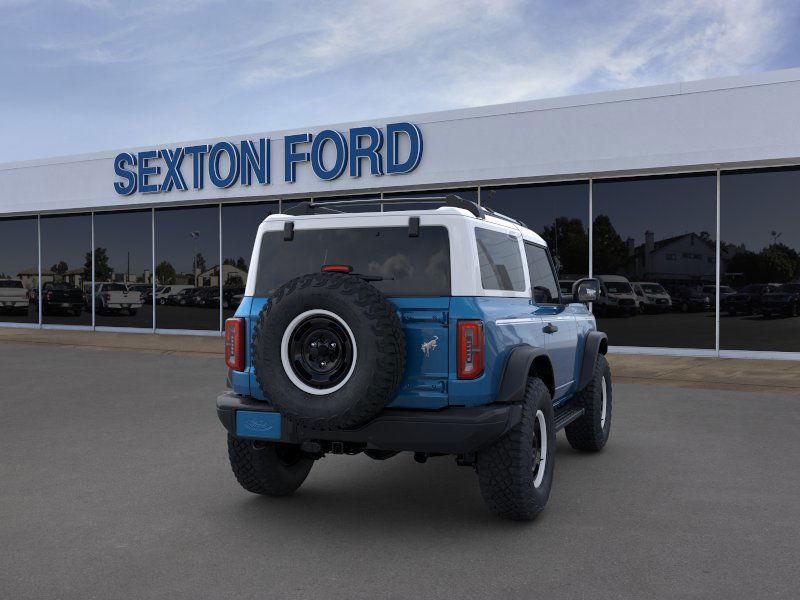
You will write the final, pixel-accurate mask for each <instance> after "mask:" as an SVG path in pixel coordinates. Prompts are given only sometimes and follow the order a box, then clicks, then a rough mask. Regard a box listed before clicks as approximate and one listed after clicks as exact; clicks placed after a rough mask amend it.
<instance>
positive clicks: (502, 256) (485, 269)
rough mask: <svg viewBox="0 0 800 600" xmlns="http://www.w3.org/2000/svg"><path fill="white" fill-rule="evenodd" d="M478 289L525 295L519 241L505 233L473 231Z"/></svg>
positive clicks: (479, 228)
mask: <svg viewBox="0 0 800 600" xmlns="http://www.w3.org/2000/svg"><path fill="white" fill-rule="evenodd" d="M475 242H476V243H477V245H478V263H479V264H480V269H481V285H482V286H483V289H485V290H500V291H508V292H524V291H525V272H524V269H523V267H522V255H521V253H520V249H519V240H518V239H517V238H516V237H515V236H513V235H509V234H507V233H503V232H501V231H495V230H493V229H485V228H483V227H476V228H475Z"/></svg>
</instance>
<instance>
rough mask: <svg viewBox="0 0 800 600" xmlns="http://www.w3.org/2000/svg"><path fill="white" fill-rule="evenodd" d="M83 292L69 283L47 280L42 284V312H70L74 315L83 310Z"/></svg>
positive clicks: (79, 313) (77, 315) (78, 314)
mask: <svg viewBox="0 0 800 600" xmlns="http://www.w3.org/2000/svg"><path fill="white" fill-rule="evenodd" d="M83 302H84V300H83V292H81V290H80V289H79V288H76V287H75V286H74V285H72V284H70V283H51V282H47V283H45V284H44V285H43V286H42V312H43V313H44V314H51V313H72V314H74V315H75V316H76V317H79V316H81V313H82V312H83Z"/></svg>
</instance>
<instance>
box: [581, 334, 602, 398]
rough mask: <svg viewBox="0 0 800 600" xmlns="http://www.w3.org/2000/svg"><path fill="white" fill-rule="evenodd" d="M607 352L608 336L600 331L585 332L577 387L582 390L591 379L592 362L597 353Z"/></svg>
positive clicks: (595, 358) (594, 360) (595, 359)
mask: <svg viewBox="0 0 800 600" xmlns="http://www.w3.org/2000/svg"><path fill="white" fill-rule="evenodd" d="M606 352H608V336H607V335H606V334H605V333H603V332H602V331H590V332H589V333H588V334H586V343H585V344H584V346H583V357H582V360H581V374H580V379H578V389H579V390H582V389H583V388H585V387H586V386H587V385H589V382H590V381H591V380H592V374H593V373H594V363H595V362H596V361H597V355H598V354H605V353H606Z"/></svg>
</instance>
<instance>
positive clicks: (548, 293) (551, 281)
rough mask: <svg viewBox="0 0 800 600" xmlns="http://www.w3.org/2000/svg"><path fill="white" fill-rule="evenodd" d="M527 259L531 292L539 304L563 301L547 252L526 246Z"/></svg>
mask: <svg viewBox="0 0 800 600" xmlns="http://www.w3.org/2000/svg"><path fill="white" fill-rule="evenodd" d="M525 258H526V259H527V260H528V276H529V277H530V279H531V291H532V292H533V299H534V300H535V301H536V303H537V304H557V303H558V302H560V301H561V296H560V295H559V289H558V285H557V284H556V278H555V276H554V275H553V268H552V267H551V266H550V258H549V257H548V256H547V250H545V249H544V248H542V247H540V246H534V245H532V244H525Z"/></svg>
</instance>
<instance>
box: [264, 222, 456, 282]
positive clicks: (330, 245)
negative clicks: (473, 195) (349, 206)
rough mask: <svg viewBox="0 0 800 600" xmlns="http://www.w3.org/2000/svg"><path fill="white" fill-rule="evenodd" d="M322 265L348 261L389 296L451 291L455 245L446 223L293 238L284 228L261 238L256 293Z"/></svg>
mask: <svg viewBox="0 0 800 600" xmlns="http://www.w3.org/2000/svg"><path fill="white" fill-rule="evenodd" d="M323 265H349V266H350V267H352V269H353V270H352V272H353V273H358V274H360V275H368V276H370V277H375V278H376V280H375V281H370V283H372V285H374V286H375V287H376V288H378V289H379V290H380V291H381V292H382V293H383V294H384V295H386V296H449V295H450V244H449V241H448V237H447V229H446V228H444V227H420V230H419V236H418V237H410V236H409V235H408V227H361V228H350V229H311V230H309V229H305V230H303V229H296V230H295V232H294V239H293V240H291V241H286V240H284V239H283V231H269V232H267V233H265V234H264V235H263V237H262V238H261V250H260V254H259V263H258V277H257V278H256V290H255V292H256V295H257V296H271V295H272V294H273V293H274V292H275V290H276V289H277V288H278V287H280V286H281V285H283V284H284V283H286V282H287V281H290V280H291V279H294V278H295V277H299V276H301V275H306V274H308V273H319V272H320V270H321V269H322V267H323Z"/></svg>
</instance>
